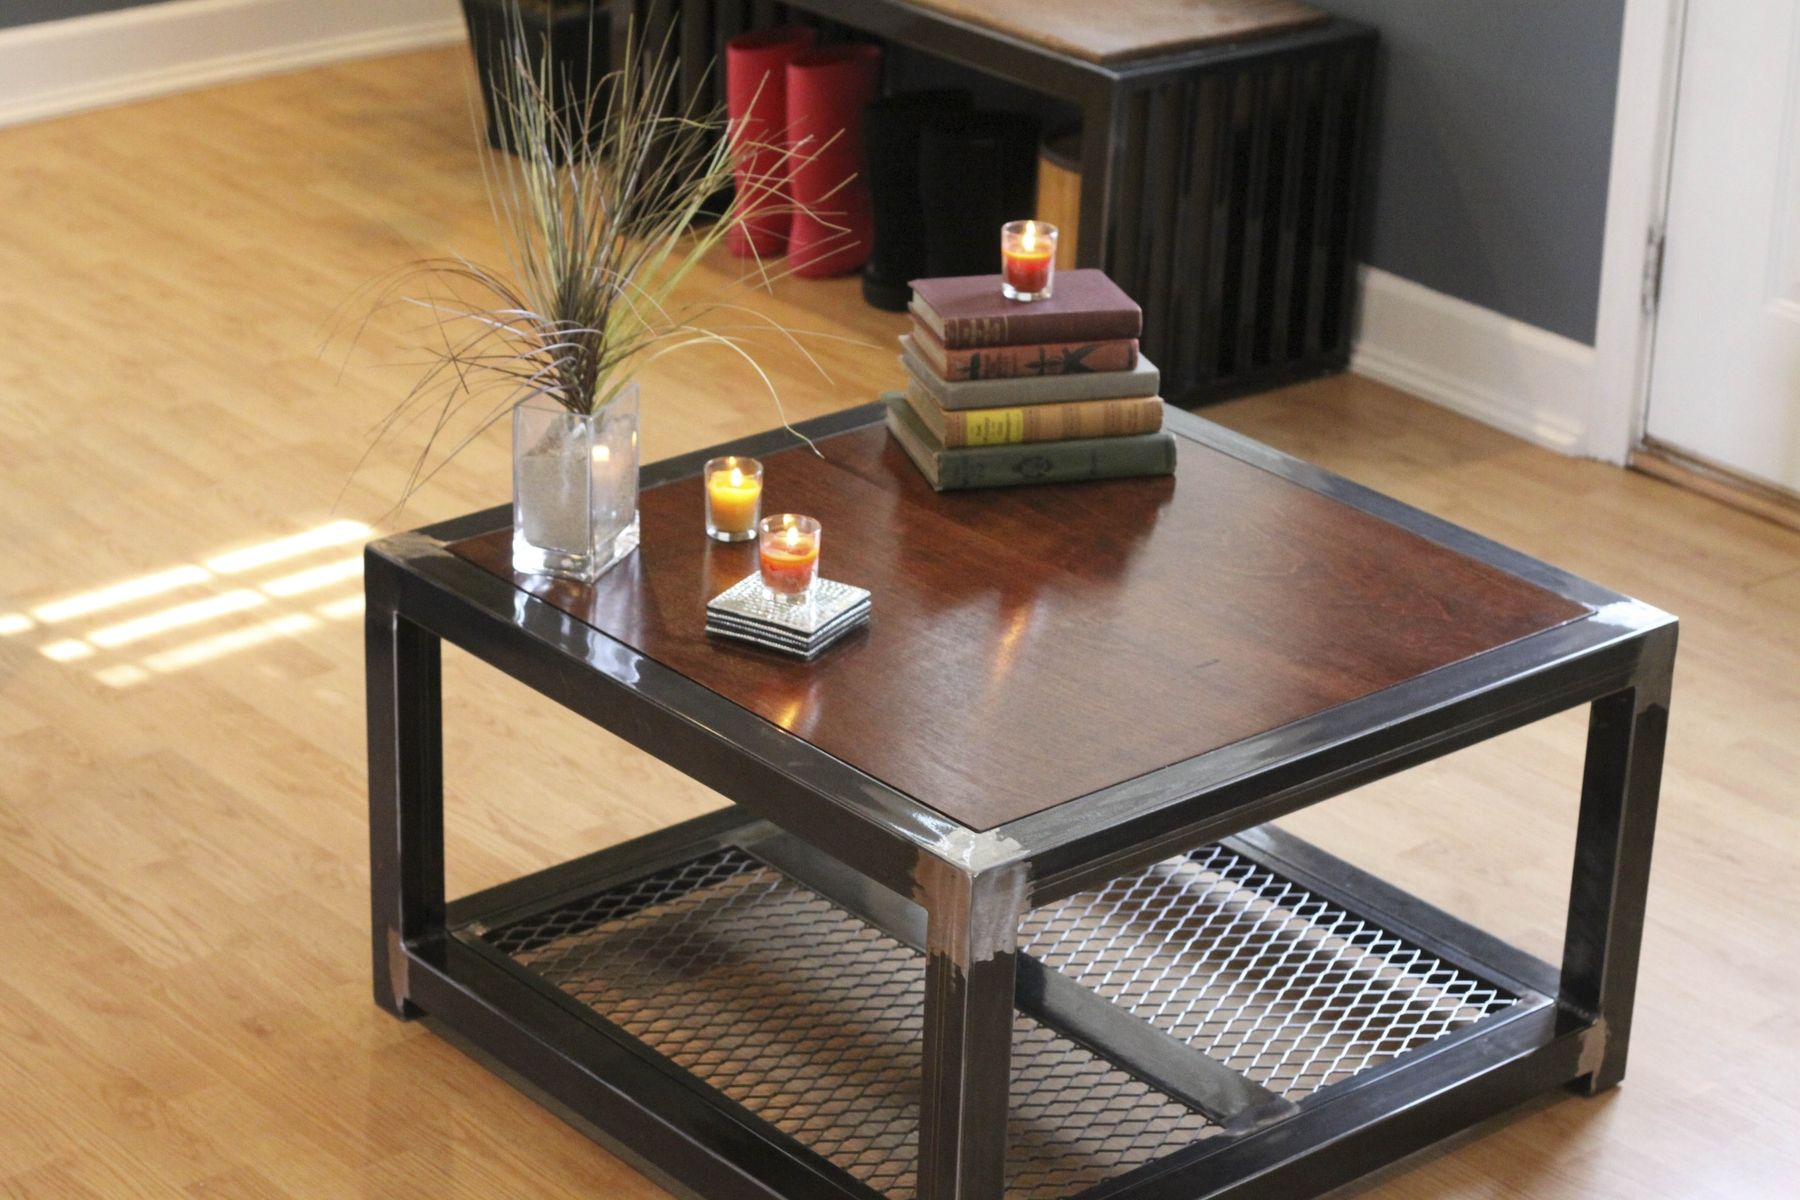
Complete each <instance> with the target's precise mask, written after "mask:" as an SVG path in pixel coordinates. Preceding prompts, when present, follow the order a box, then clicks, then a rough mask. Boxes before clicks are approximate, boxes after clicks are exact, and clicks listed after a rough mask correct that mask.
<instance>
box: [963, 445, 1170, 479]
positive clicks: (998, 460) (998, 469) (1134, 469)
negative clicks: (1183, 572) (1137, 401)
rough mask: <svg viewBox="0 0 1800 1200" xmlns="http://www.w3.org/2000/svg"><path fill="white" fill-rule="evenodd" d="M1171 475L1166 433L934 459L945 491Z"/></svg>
mask: <svg viewBox="0 0 1800 1200" xmlns="http://www.w3.org/2000/svg"><path fill="white" fill-rule="evenodd" d="M1174 470H1175V437H1174V435H1173V434H1169V433H1149V434H1141V435H1139V436H1137V437H1128V438H1088V439H1084V440H1081V441H1075V442H1038V443H1027V444H1025V445H1019V446H981V447H976V448H971V449H964V450H946V451H944V452H943V453H942V454H941V455H940V456H939V464H938V479H937V489H938V490H939V491H940V492H949V491H959V490H961V489H964V488H981V487H1005V486H1009V485H1013V484H1027V483H1071V482H1074V481H1076V480H1083V479H1119V478H1124V477H1126V476H1133V475H1167V474H1170V473H1171V472H1173V471H1174Z"/></svg>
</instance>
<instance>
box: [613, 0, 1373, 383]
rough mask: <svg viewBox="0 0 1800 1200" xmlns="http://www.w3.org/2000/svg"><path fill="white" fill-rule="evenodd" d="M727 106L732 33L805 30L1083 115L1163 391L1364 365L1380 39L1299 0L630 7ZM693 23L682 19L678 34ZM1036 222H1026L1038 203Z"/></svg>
mask: <svg viewBox="0 0 1800 1200" xmlns="http://www.w3.org/2000/svg"><path fill="white" fill-rule="evenodd" d="M611 11H612V15H613V20H614V29H613V35H612V44H613V46H614V48H615V49H622V48H623V47H624V46H625V45H626V41H627V38H626V29H627V26H628V22H629V21H631V20H633V19H636V20H637V21H638V22H640V24H641V25H642V26H643V27H644V28H647V29H648V30H649V31H650V34H651V37H652V38H653V39H654V40H655V41H656V42H657V43H658V44H660V42H661V39H662V38H663V37H665V36H667V37H669V38H670V40H671V43H672V44H673V45H675V46H676V47H678V48H679V50H680V53H681V62H682V74H683V83H682V86H683V89H684V91H685V92H686V95H687V97H688V98H689V99H690V100H697V101H700V102H701V103H702V104H703V105H713V104H716V105H720V106H722V105H723V104H724V103H725V91H724V82H723V79H722V78H721V77H720V73H719V72H717V71H715V70H714V69H713V68H714V64H716V63H721V62H723V61H724V60H725V43H726V42H727V41H729V40H730V39H731V38H732V37H734V36H736V35H737V34H739V33H742V32H744V31H746V30H749V29H759V28H766V27H767V26H770V25H775V24H780V23H783V22H787V21H805V22H813V23H823V24H825V25H826V26H827V28H828V29H829V30H831V31H839V30H846V31H853V32H855V33H857V34H860V35H865V36H872V37H876V38H879V39H881V40H882V41H884V42H886V43H887V44H889V45H893V46H904V47H908V48H910V49H912V50H915V51H920V52H923V53H925V54H928V55H932V56H934V57H936V58H940V59H943V60H946V61H949V62H952V63H956V64H958V65H960V66H962V67H964V68H967V69H969V70H972V71H976V72H979V73H981V74H984V75H988V76H991V77H993V78H995V79H1000V80H1004V81H1005V82H1007V83H1009V84H1014V85H1017V86H1019V87H1023V88H1026V89H1029V90H1031V91H1035V92H1038V93H1040V94H1042V95H1046V96H1052V97H1056V98H1058V99H1060V100H1063V101H1065V102H1068V103H1070V104H1073V105H1075V106H1076V107H1077V108H1078V109H1079V110H1080V112H1081V124H1082V158H1081V229H1080V239H1079V254H1080V259H1081V265H1082V266H1084V267H1099V268H1101V269H1103V270H1105V271H1106V272H1107V274H1109V275H1111V276H1112V277H1113V279H1114V280H1116V281H1117V282H1118V284H1119V286H1121V287H1122V288H1124V289H1125V291H1126V292H1128V293H1129V294H1130V295H1131V297H1132V298H1133V299H1134V300H1136V301H1137V302H1138V303H1139V304H1140V305H1141V306H1142V307H1143V309H1144V332H1143V347H1144V353H1145V354H1147V355H1148V356H1149V357H1150V359H1151V361H1153V362H1155V363H1156V365H1157V366H1158V368H1160V369H1161V371H1162V378H1163V396H1164V398H1165V399H1167V400H1170V401H1172V402H1174V403H1176V404H1181V405H1184V406H1189V407H1191V406H1194V405H1197V404H1203V403H1208V402H1211V401H1215V400H1221V399H1224V398H1226V397H1229V396H1234V395H1241V394H1243V393H1246V392H1252V391H1264V390H1267V389H1269V388H1273V387H1278V386H1280V385H1282V384H1286V383H1293V382H1296V381H1298V380H1301V379H1306V378H1310V377H1312V376H1316V375H1321V374H1326V373H1329V372H1332V371H1337V370H1341V369H1343V368H1344V366H1345V365H1346V364H1348V362H1349V360H1350V340H1351V332H1352V330H1351V324H1352V317H1353V313H1354V307H1355V301H1356V264H1357V261H1358V258H1359V256H1360V253H1361V247H1360V237H1359V233H1360V224H1361V206H1362V204H1363V196H1364V192H1365V190H1366V180H1365V179H1364V172H1365V161H1366V158H1367V146H1368V142H1369V124H1370V121H1369V117H1370V108H1371V96H1372V81H1373V76H1374V69H1375V45H1376V38H1375V31H1374V30H1373V29H1371V28H1369V27H1368V26H1366V25H1361V24H1358V23H1356V22H1354V21H1347V20H1343V19H1339V18H1329V17H1327V16H1326V15H1325V14H1324V13H1321V12H1319V11H1317V10H1314V9H1308V8H1307V7H1305V6H1304V5H1302V4H1299V3H1296V2H1294V0H1203V2H1199V3H1195V2H1191V0H1190V2H1187V3H1176V2H1173V0H1168V2H1164V3H1155V2H1150V3H1138V2H1134V3H1128V4H1124V5H1115V6H1105V5H1098V6H1096V5H1091V4H1087V3H1085V0H995V2H994V3H984V2H983V0H785V2H783V3H773V2H771V0H630V2H628V3H627V2H621V3H617V4H614V5H613V6H612V10H611ZM671 26H673V27H672V28H671ZM1019 215H1021V216H1023V215H1026V214H1019Z"/></svg>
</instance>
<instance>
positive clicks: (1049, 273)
mask: <svg viewBox="0 0 1800 1200" xmlns="http://www.w3.org/2000/svg"><path fill="white" fill-rule="evenodd" d="M1055 278H1056V226H1054V225H1046V224H1044V222H1042V221H1008V222H1007V223H1006V224H1005V225H1002V226H1001V227H1000V291H1001V294H1003V295H1004V296H1005V297H1006V298H1007V299H1008V300H1048V299H1049V298H1050V288H1051V285H1052V284H1053V283H1054V282H1055Z"/></svg>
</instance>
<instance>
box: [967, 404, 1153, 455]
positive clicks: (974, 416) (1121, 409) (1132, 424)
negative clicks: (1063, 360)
mask: <svg viewBox="0 0 1800 1200" xmlns="http://www.w3.org/2000/svg"><path fill="white" fill-rule="evenodd" d="M1162 418H1163V413H1162V401H1161V400H1160V399H1159V398H1157V397H1155V396H1141V397H1135V398H1132V399H1126V400H1084V401H1078V402H1076V403H1074V404H1037V405H1032V406H1030V407H1026V408H977V409H965V410H963V411H961V412H946V413H945V414H944V415H943V422H944V429H943V433H942V435H941V436H942V438H943V442H944V446H945V447H946V448H947V449H953V448H955V447H958V446H1006V445H1015V444H1019V443H1023V442H1059V441H1068V440H1070V439H1073V438H1098V437H1128V436H1130V435H1131V434H1134V433H1155V432H1156V431H1157V430H1158V429H1161V428H1162Z"/></svg>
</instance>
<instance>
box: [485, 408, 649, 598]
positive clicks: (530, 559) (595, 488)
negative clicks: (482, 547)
mask: <svg viewBox="0 0 1800 1200" xmlns="http://www.w3.org/2000/svg"><path fill="white" fill-rule="evenodd" d="M637 544H638V385H637V384H636V383H629V384H626V385H625V386H624V387H623V388H621V389H619V392H618V394H617V395H616V396H614V397H613V398H612V400H611V401H609V402H608V403H607V405H606V406H605V407H604V408H600V409H596V410H595V411H594V412H592V413H577V412H571V411H569V410H568V409H567V408H564V407H563V406H562V405H561V404H558V403H557V402H556V401H555V400H554V399H551V398H550V397H548V396H533V397H531V398H530V399H527V400H524V401H522V402H521V403H520V404H519V405H518V406H516V407H515V408H514V409H513V569H514V570H515V571H520V572H522V573H524V574H527V575H555V576H558V577H560V578H563V579H576V580H580V581H581V582H583V583H592V582H593V581H594V580H596V579H598V578H599V577H600V574H601V572H603V571H605V570H606V569H607V568H608V567H611V566H613V565H615V564H616V563H618V562H619V561H621V560H622V559H624V557H625V556H626V555H628V554H630V553H631V552H632V551H633V550H635V549H637Z"/></svg>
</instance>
